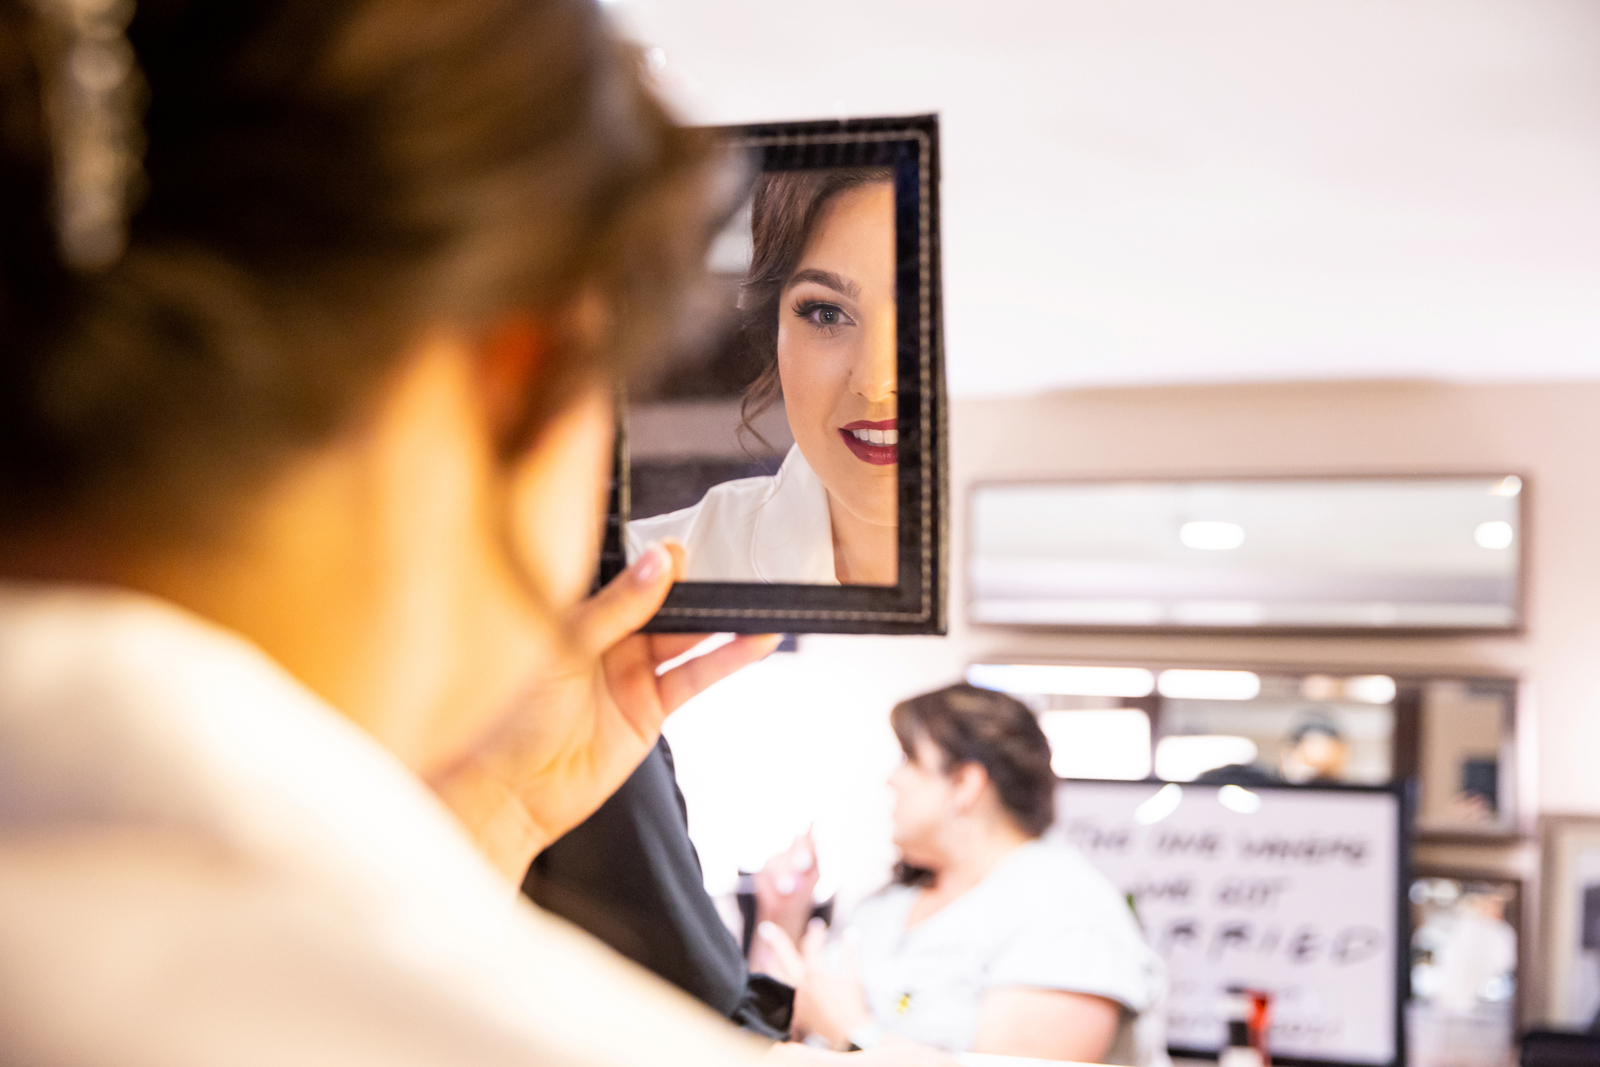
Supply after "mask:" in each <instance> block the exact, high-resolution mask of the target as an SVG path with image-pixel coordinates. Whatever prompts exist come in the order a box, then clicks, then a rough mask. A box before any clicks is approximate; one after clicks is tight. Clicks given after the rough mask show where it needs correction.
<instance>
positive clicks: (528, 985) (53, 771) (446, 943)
mask: <svg viewBox="0 0 1600 1067" xmlns="http://www.w3.org/2000/svg"><path fill="white" fill-rule="evenodd" d="M0 960H3V961H4V965H3V966H0V1035H4V1037H3V1039H0V1045H3V1046H4V1047H3V1050H0V1059H4V1060H5V1061H6V1062H8V1063H32V1064H74V1065H82V1067H100V1065H113V1064H115V1065H118V1067H156V1065H161V1067H202V1065H204V1067H212V1065H215V1064H219V1063H227V1064H230V1065H234V1067H268V1065H272V1067H280V1065H282V1064H290V1063H292V1064H296V1065H297V1067H335V1065H339V1067H345V1065H352V1064H360V1065H363V1067H366V1065H376V1064H381V1065H384V1067H392V1065H405V1067H423V1065H427V1067H446V1065H449V1067H458V1065H460V1064H465V1063H470V1064H473V1065H475V1067H491V1065H493V1067H501V1065H507V1067H509V1065H512V1064H521V1065H529V1064H540V1065H546V1064H556V1065H562V1067H580V1065H582V1067H599V1065H608V1067H624V1065H627V1067H633V1065H637V1064H642V1063H650V1064H662V1063H671V1064H676V1065H681V1067H691V1065H693V1067H699V1065H701V1064H708V1063H714V1064H748V1063H752V1062H753V1061H754V1060H755V1059H756V1058H757V1056H758V1055H759V1053H760V1052H761V1050H762V1045H761V1044H760V1043H759V1042H753V1041H751V1040H747V1039H745V1038H743V1037H741V1036H739V1035H738V1034H737V1032H736V1031H734V1030H733V1029H732V1027H731V1026H729V1025H728V1024H726V1023H723V1022H721V1021H719V1020H717V1019H716V1018H714V1017H713V1016H712V1015H711V1013H710V1012H709V1011H707V1010H705V1009H703V1008H700V1007H699V1006H698V1005H697V1004H695V1003H694V1002H692V1001H690V1000H689V999H688V998H687V997H685V996H683V995H681V994H678V993H677V992H676V991H675V990H671V989H669V988H668V987H667V986H666V985H665V984H663V983H661V982H659V981H657V980H656V979H654V978H653V977H651V976H649V975H647V974H645V972H643V971H641V970H639V969H638V968H636V967H634V966H632V965H631V964H628V963H626V962H625V961H623V960H622V959H621V958H620V957H618V956H616V955H614V954H613V953H611V952H610V951H609V950H608V949H605V948H604V947H603V946H601V945H600V944H599V943H598V942H596V941H593V940H592V939H590V938H588V937H587V936H585V935H583V934H581V933H579V932H578V931H577V930H575V929H574V928H572V927H569V926H567V925H565V924H564V923H562V922H560V921H559V920H556V919H554V918H552V917H550V916H548V915H545V914H544V913H542V912H539V911H537V909H535V908H534V907H533V906H532V905H530V904H528V903H527V902H526V901H523V900H521V899H520V898H519V897H518V895H517V894H516V893H515V891H514V889H513V888H512V887H511V886H510V885H509V884H507V882H506V881H505V880H504V879H503V878H502V877H500V876H499V875H498V874H497V873H496V872H495V871H494V870H493V869H492V868H491V867H490V866H489V865H488V864H487V862H486V861H484V860H483V859H482V858H481V857H480V856H479V854H478V853H477V851H476V850H475V849H474V847H473V845H472V844H471V842H470V841H469V840H468V839H467V837H466V836H465V834H464V833H463V832H462V831H461V830H460V828H459V825H458V824H457V823H456V822H455V820H454V818H453V817H452V816H451V815H450V814H449V812H448V811H447V810H446V809H445V808H444V807H443V806H442V805H441V804H439V803H438V802H437V801H436V800H435V799H434V796H433V794H432V793H430V792H429V791H428V790H427V789H426V788H425V787H424V786H423V785H422V784H421V783H420V782H419V781H418V780H417V779H416V778H415V777H414V776H413V775H412V774H411V773H410V772H409V771H408V770H407V769H406V768H405V767H404V766H402V765H401V764H400V763H399V762H398V761H397V760H396V759H395V758H394V757H393V756H391V755H390V754H389V753H388V752H387V751H386V750H385V749H383V748H381V747H380V746H379V745H377V744H376V743H375V742H374V741H372V740H371V739H370V738H369V737H368V736H367V735H366V734H364V733H363V732H361V731H360V730H359V729H357V728H356V727H355V726H353V725H352V724H350V723H349V722H348V721H347V720H345V719H343V718H342V717H341V716H339V715H338V714H337V713H336V712H335V711H333V710H332V709H331V708H329V707H328V706H327V705H325V704H324V703H322V702H321V701H320V700H318V698H317V697H316V696H314V695H313V694H311V693H310V692H309V691H307V690H306V689H305V688H303V687H302V686H301V685H300V684H299V683H298V682H297V681H296V680H295V679H294V678H292V677H290V676H289V675H288V674H287V673H286V672H284V671H283V670H282V669H280V668H279V667H278V666H277V665H276V664H274V663H273V662H272V661H270V660H269V659H268V658H267V657H266V656H265V655H263V654H262V653H261V652H260V651H259V650H258V649H256V648H255V647H254V646H252V645H250V644H248V643H246V642H245V641H244V640H242V639H240V638H238V637H236V636H234V635H231V634H229V633H227V632H224V631H222V630H219V629H217V628H215V627H213V626H210V625H209V624H207V623H205V622H202V621H201V620H199V619H197V618H195V617H193V616H190V615H187V614H185V613H183V612H181V611H179V610H178V609H176V608H173V607H170V606H167V605H164V604H162V603H160V602H157V601H154V600H150V599H146V598H142V597H138V596H135V595H132V594H122V593H116V592H109V591H93V590H86V589H69V588H52V587H31V588H30V587H19V586H9V585H4V584H0Z"/></svg>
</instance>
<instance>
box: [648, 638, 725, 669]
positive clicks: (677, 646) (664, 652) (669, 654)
mask: <svg viewBox="0 0 1600 1067" xmlns="http://www.w3.org/2000/svg"><path fill="white" fill-rule="evenodd" d="M712 636H713V635H712V634H651V635H650V656H651V658H653V659H654V660H655V661H656V663H657V664H658V665H659V664H662V663H666V662H667V661H669V660H675V659H677V658H678V657H679V656H681V655H683V654H684V653H685V652H687V651H689V650H690V649H692V648H694V646H696V645H698V644H699V643H700V642H702V641H704V640H706V639H707V638H709V637H712Z"/></svg>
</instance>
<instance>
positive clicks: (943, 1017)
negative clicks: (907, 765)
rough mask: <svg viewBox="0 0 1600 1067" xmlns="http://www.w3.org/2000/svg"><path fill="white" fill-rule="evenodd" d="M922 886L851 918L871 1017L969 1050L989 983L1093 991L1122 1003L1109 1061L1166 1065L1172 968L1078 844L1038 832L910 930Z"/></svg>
mask: <svg viewBox="0 0 1600 1067" xmlns="http://www.w3.org/2000/svg"><path fill="white" fill-rule="evenodd" d="M920 893H921V890H920V889H915V888H911V887H908V886H902V885H894V886H890V887H889V888H887V889H884V890H882V891H880V892H879V893H877V894H875V895H874V896H872V897H869V898H868V899H867V900H865V901H863V902H862V903H861V906H860V907H859V908H858V909H857V910H856V914H855V915H854V916H853V917H852V919H851V922H850V927H851V928H852V929H853V930H855V931H856V933H855V934H854V935H850V934H848V933H847V935H846V936H855V937H857V938H858V939H859V948H860V953H861V978H862V983H863V985H864V986H865V988H866V994H867V1005H868V1007H869V1008H870V1009H871V1011H872V1017H873V1019H874V1020H875V1021H876V1022H878V1024H879V1025H881V1026H883V1028H884V1029H885V1030H886V1031H888V1032H890V1033H894V1034H898V1035H900V1036H902V1037H905V1038H907V1039H908V1040H911V1041H916V1042H920V1043H922V1044H926V1045H933V1046H935V1047H937V1048H943V1049H948V1050H950V1051H952V1052H965V1051H967V1050H969V1049H971V1048H972V1042H973V1039H974V1038H975V1037H976V1035H977V1028H978V1006H979V1002H980V1001H981V1000H982V999H983V995H984V994H985V993H986V992H988V991H989V990H991V989H1001V988H1006V987H1024V988H1029V989H1055V990H1062V991H1065V992H1071V993H1090V994H1094V995H1095V996H1101V997H1106V998H1108V999H1110V1000H1114V1001H1116V1002H1117V1003H1118V1004H1121V1005H1122V1007H1123V1008H1124V1009H1125V1011H1124V1016H1123V1021H1122V1025H1121V1026H1119V1027H1118V1031H1117V1036H1116V1039H1115V1040H1114V1041H1113V1043H1112V1047H1111V1051H1110V1052H1109V1053H1108V1055H1107V1057H1106V1062H1107V1063H1122V1064H1139V1065H1143V1067H1151V1065H1156V1064H1164V1063H1166V1062H1167V1055H1166V1041H1165V1035H1164V1026H1163V1023H1164V1020H1163V1016H1162V1004H1163V1002H1164V1000H1165V997H1166V978H1165V970H1164V968H1163V967H1162V964H1161V960H1160V958H1159V957H1157V956H1156V954H1155V953H1154V952H1153V951H1151V949H1150V947H1149V946H1148V945H1146V944H1145V940H1144V935H1143V934H1142V933H1140V931H1139V925H1138V923H1137V921H1136V920H1135V919H1134V916H1133V912H1132V911H1131V910H1130V909H1129V907H1128V905H1127V903H1126V902H1125V901H1124V900H1123V899H1122V896H1121V895H1120V894H1119V893H1118V892H1117V890H1116V888H1115V887H1114V886H1112V884H1111V883H1110V882H1109V881H1107V880H1106V879H1105V877H1104V876H1103V875H1101V874H1100V872H1098V871H1096V870H1095V869H1094V868H1093V867H1092V866H1090V864H1089V862H1088V861H1087V860H1085V859H1084V858H1083V856H1082V855H1080V854H1079V853H1078V850H1077V849H1075V848H1073V847H1072V846H1071V845H1068V844H1064V843H1060V842H1054V841H1030V842H1029V843H1027V844H1025V845H1023V846H1022V847H1021V848H1018V849H1017V850H1016V851H1014V852H1012V853H1011V854H1010V855H1008V856H1006V858H1005V859H1003V860H1001V861H1000V863H999V865H998V866H996V867H995V869H994V870H993V871H991V872H990V873H989V875H988V877H986V878H985V879H984V880H983V881H981V882H979V883H978V884H977V885H976V886H974V887H973V888H972V889H970V890H968V891H967V892H966V893H965V894H963V895H962V896H960V897H958V898H956V899H955V900H953V901H951V902H950V903H949V904H947V905H945V906H944V907H943V908H941V909H939V910H938V911H936V912H934V913H933V914H932V915H930V916H928V917H927V918H926V919H924V920H922V921H921V922H919V923H917V924H916V925H915V926H912V927H911V928H910V929H907V928H906V918H907V916H908V915H909V913H910V911H911V906H912V904H913V903H915V901H916V899H917V897H918V895H919V894H920Z"/></svg>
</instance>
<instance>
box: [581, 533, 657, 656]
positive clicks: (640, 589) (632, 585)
mask: <svg viewBox="0 0 1600 1067" xmlns="http://www.w3.org/2000/svg"><path fill="white" fill-rule="evenodd" d="M679 552H680V553H681V552H682V548H681V546H680V547H679ZM677 566H678V564H677V558H676V557H675V556H674V555H673V553H672V549H671V548H670V547H668V546H667V545H664V544H654V545H651V546H650V547H649V548H647V549H645V550H644V552H643V553H641V554H640V556H639V558H638V559H636V560H634V561H633V563H632V565H630V566H629V567H628V569H627V570H625V571H623V572H622V573H621V574H619V575H617V576H616V577H615V578H613V579H612V580H611V582H610V584H609V585H607V586H606V587H605V588H604V589H602V590H600V592H598V593H596V594H595V595H594V596H592V597H590V598H589V599H588V600H585V601H583V602H582V603H581V604H579V605H578V606H577V607H576V608H574V609H573V610H572V613H571V614H570V615H569V616H568V617H567V622H568V627H569V632H570V634H571V638H572V641H573V642H574V643H575V644H576V645H577V646H578V647H579V648H581V649H584V650H585V651H587V652H589V653H591V654H599V653H601V652H604V651H605V650H606V649H608V648H610V647H611V646H613V645H615V644H616V643H617V642H618V641H621V640H622V639H623V638H624V637H627V636H628V635H629V634H632V633H634V632H635V631H637V630H638V629H639V627H641V626H643V625H644V624H645V623H647V622H649V621H650V618H651V616H653V615H654V614H655V613H656V611H657V610H659V609H660V607H661V603H662V601H664V600H666V599H667V593H668V592H669V591H670V590H671V589H672V581H673V576H674V573H675V572H676V570H677Z"/></svg>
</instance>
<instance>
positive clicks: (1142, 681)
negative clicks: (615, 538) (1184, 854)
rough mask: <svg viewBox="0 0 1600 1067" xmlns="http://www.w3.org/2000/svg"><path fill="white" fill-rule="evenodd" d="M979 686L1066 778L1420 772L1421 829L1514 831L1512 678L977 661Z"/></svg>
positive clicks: (1347, 779)
mask: <svg viewBox="0 0 1600 1067" xmlns="http://www.w3.org/2000/svg"><path fill="white" fill-rule="evenodd" d="M967 680H968V681H970V682H971V683H972V684H974V685H979V686H984V687H986V688H991V689H999V690H1002V691H1004V692H1007V693H1010V694H1011V695H1013V696H1015V697H1017V698H1018V699H1020V700H1022V701H1023V702H1024V703H1025V704H1027V705H1028V706H1029V707H1030V708H1032V709H1033V711H1034V712H1035V714H1037V715H1038V717H1039V725H1040V727H1041V728H1042V729H1043V730H1044V733H1045V735H1046V736H1047V737H1049V738H1050V741H1051V746H1052V749H1053V750H1054V752H1055V756H1054V757H1053V766H1054V767H1055V771H1056V773H1057V774H1058V775H1059V776H1061V777H1063V778H1120V779H1128V780H1138V779H1143V778H1147V777H1154V778H1159V779H1162V780H1164V781H1169V782H1202V783H1210V784H1222V783H1232V784H1236V785H1243V786H1250V785H1253V784H1255V785H1275V784H1290V785H1305V784H1318V783H1321V784H1326V783H1344V784H1351V785H1382V784H1384V783H1387V782H1392V781H1400V780H1404V779H1407V778H1412V777H1415V778H1416V779H1417V783H1418V790H1417V813H1416V822H1417V828H1418V830H1419V831H1421V832H1423V833H1425V834H1426V833H1436V834H1451V835H1463V834H1465V835H1496V834H1500V835H1504V834H1510V833H1514V832H1515V831H1516V827H1517V821H1516V814H1517V813H1516V789H1515V781H1516V779H1515V768H1516V751H1515V737H1516V682H1515V681H1514V680H1512V679H1507V678H1459V677H1456V678H1452V677H1404V676H1399V677H1397V676H1391V675H1388V674H1376V673H1374V674H1355V673H1332V672H1287V671H1286V672H1258V671H1251V670H1195V669H1190V668H1181V667H1180V668H1167V669H1154V668H1148V669H1147V668H1144V667H1125V666H1117V667H1113V666H1091V665H1077V664H1023V663H977V664H973V665H972V666H971V667H969V668H968V671H967Z"/></svg>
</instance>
